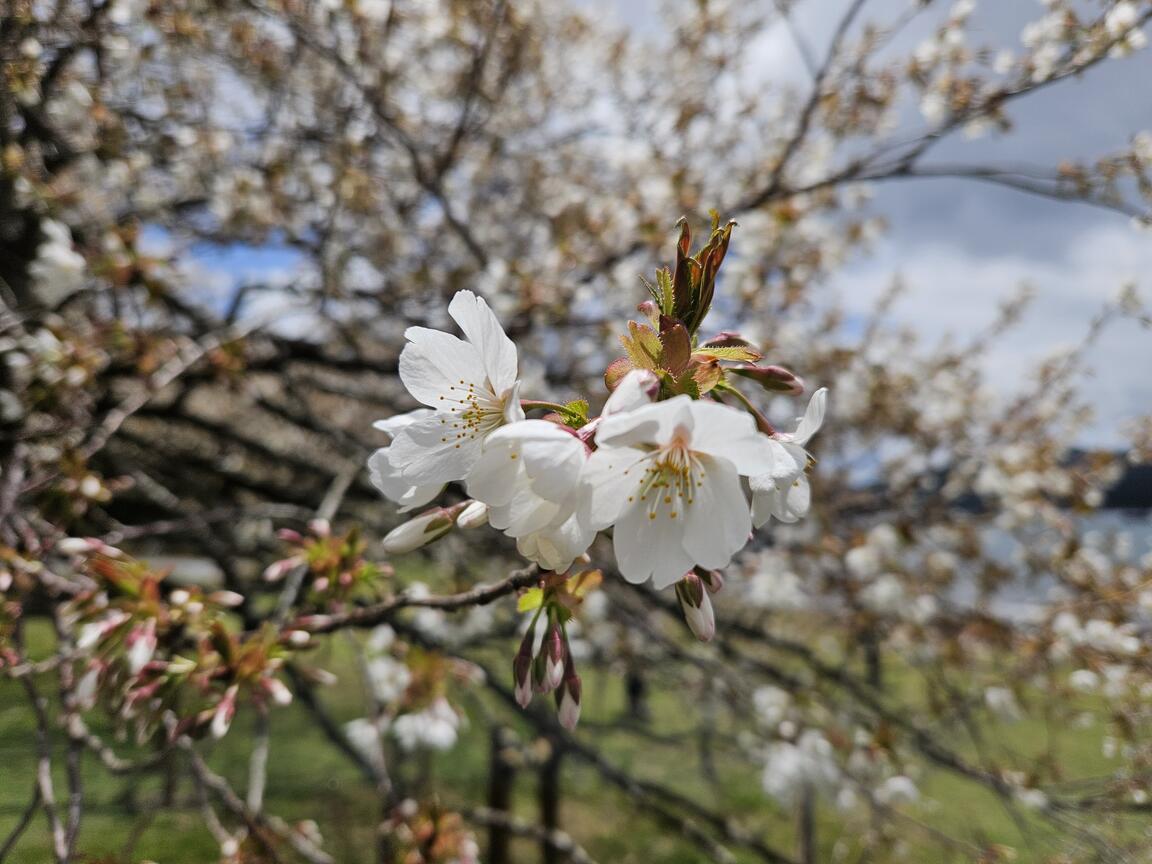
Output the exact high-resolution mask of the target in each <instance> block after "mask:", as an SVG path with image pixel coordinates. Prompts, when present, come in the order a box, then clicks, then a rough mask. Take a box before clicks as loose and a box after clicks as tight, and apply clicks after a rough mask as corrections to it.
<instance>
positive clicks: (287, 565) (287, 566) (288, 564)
mask: <svg viewBox="0 0 1152 864" xmlns="http://www.w3.org/2000/svg"><path fill="white" fill-rule="evenodd" d="M299 563H300V560H299V559H298V558H281V559H280V560H279V561H273V562H272V563H271V564H269V565H268V566H267V567H265V568H264V581H265V582H279V581H280V580H281V579H283V578H284V577H285V576H287V575H288V572H289V571H290V570H291V569H292V568H293V567H295V566H296V565H297V564H299Z"/></svg>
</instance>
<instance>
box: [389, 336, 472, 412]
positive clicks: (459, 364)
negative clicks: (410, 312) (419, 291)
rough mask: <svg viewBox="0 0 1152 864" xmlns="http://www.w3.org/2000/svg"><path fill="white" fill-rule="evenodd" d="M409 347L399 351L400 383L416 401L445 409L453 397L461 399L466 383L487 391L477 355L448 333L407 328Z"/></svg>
mask: <svg viewBox="0 0 1152 864" xmlns="http://www.w3.org/2000/svg"><path fill="white" fill-rule="evenodd" d="M404 336H405V337H406V338H407V339H408V344H407V345H405V346H404V350H403V351H401V352H400V380H401V381H403V382H404V386H405V387H406V388H408V392H409V393H411V394H412V396H413V397H414V398H415V399H416V400H417V401H419V402H423V403H424V404H425V405H428V406H431V407H432V408H439V409H444V408H446V407H448V405H447V404H446V403H447V402H448V400H451V399H452V397H453V396H454V395H456V396H463V395H464V392H465V391H466V390H467V387H468V385H469V384H471V385H474V386H475V387H476V388H478V389H485V390H486V389H487V388H486V386H485V382H484V369H483V365H482V364H481V361H480V353H479V352H478V351H477V350H476V348H475V347H474V346H472V345H470V344H468V343H467V342H465V341H463V340H462V339H458V338H456V337H455V336H453V335H452V334H451V333H444V332H442V331H440V330H429V329H428V328H427V327H409V328H408V329H407V330H406V331H404Z"/></svg>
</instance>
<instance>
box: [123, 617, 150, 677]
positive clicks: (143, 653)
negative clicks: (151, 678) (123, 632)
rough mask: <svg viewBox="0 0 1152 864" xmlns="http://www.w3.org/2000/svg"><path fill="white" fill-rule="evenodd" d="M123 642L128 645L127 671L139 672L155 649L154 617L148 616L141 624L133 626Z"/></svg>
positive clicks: (134, 673)
mask: <svg viewBox="0 0 1152 864" xmlns="http://www.w3.org/2000/svg"><path fill="white" fill-rule="evenodd" d="M125 644H126V645H127V647H128V653H127V660H128V671H130V672H131V673H132V674H133V675H136V674H139V672H140V671H141V670H142V669H143V668H144V667H145V666H146V665H148V661H149V660H151V659H152V653H153V652H154V651H155V650H156V619H155V618H149V619H148V620H147V621H145V622H144V624H143V625H141V626H140V627H136V628H134V629H133V630H132V632H131V633H129V634H128V638H127V639H126V640H125Z"/></svg>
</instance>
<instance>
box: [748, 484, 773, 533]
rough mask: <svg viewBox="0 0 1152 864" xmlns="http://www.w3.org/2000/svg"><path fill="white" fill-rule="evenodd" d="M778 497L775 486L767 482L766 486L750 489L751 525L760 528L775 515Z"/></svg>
mask: <svg viewBox="0 0 1152 864" xmlns="http://www.w3.org/2000/svg"><path fill="white" fill-rule="evenodd" d="M779 497H780V492H779V491H777V489H776V484H775V483H774V482H772V481H769V483H768V485H767V486H761V487H760V488H756V487H755V486H753V487H752V525H753V526H754V527H756V528H760V527H761V526H763V525H764V524H765V523H767V522H768V520H769V519H771V518H772V516H773V515H775V513H776V508H777V507H778V506H780V505H779V503H778V501H777V499H778V498H779Z"/></svg>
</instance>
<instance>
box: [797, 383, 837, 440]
mask: <svg viewBox="0 0 1152 864" xmlns="http://www.w3.org/2000/svg"><path fill="white" fill-rule="evenodd" d="M827 405H828V388H827V387H821V388H820V389H819V390H817V391H816V392H815V393H813V394H812V398H811V399H809V400H808V408H807V409H806V410H805V411H804V416H803V417H801V418H800V422H799V424H797V426H796V431H795V432H794V433H792V440H793V441H795V442H796V443H797V444H799V445H800V446H801V447H803V446H804V445H805V444H807V443H808V442H809V441H810V440H811V439H812V436H813V435H815V434H816V433H817V432H819V431H820V427H821V426H823V425H824V412H825V410H826V408H827Z"/></svg>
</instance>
